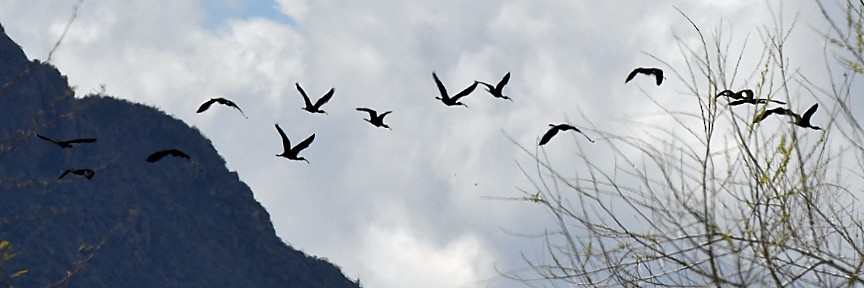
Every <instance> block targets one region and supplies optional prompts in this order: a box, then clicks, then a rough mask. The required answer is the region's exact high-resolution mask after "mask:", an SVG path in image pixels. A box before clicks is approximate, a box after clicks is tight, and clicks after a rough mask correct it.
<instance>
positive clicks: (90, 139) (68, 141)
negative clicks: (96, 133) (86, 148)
mask: <svg viewBox="0 0 864 288" xmlns="http://www.w3.org/2000/svg"><path fill="white" fill-rule="evenodd" d="M64 142H66V143H69V144H72V143H93V142H96V138H80V139H72V140H67V141H64Z"/></svg>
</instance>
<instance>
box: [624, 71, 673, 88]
mask: <svg viewBox="0 0 864 288" xmlns="http://www.w3.org/2000/svg"><path fill="white" fill-rule="evenodd" d="M639 73H642V74H645V75H654V77H655V79H656V80H657V86H660V84H661V83H663V79H665V78H664V77H663V70H660V68H644V67H639V68H636V69H633V71H632V72H630V74H629V75H627V80H624V83H627V82H630V80H633V78H634V77H636V74H639Z"/></svg>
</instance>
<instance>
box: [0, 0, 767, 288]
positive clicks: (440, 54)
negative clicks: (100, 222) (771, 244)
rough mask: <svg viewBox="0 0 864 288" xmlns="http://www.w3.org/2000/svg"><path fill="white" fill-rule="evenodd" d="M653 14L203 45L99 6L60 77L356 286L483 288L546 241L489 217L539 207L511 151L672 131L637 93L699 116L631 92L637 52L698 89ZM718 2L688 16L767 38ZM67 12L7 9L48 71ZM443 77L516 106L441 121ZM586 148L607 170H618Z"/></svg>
mask: <svg viewBox="0 0 864 288" xmlns="http://www.w3.org/2000/svg"><path fill="white" fill-rule="evenodd" d="M658 2H659V3H658ZM658 2H650V3H649V2H647V1H623V0H621V1H596V2H584V1H582V2H580V1H540V2H532V1H528V0H514V1H479V2H478V1H473V2H467V1H455V0H448V1H437V2H432V1H395V0H394V1H391V0H376V1H362V3H359V2H357V1H347V2H346V1H305V0H280V1H278V4H279V9H280V11H282V13H284V14H286V15H288V16H290V17H292V18H293V19H294V20H295V21H296V23H294V24H292V25H288V24H283V23H279V22H277V21H270V20H267V19H262V18H251V19H228V20H226V22H224V23H222V24H224V25H216V26H215V27H202V21H203V20H202V19H205V18H206V17H205V16H206V15H204V12H202V11H203V10H204V9H201V7H200V5H207V4H206V1H200V2H196V1H168V0H158V1H131V0H127V1H119V0H103V1H89V0H88V1H85V3H84V5H82V7H81V11H80V16H79V18H78V20H76V22H75V23H74V25H73V27H72V29H71V30H70V32H69V34H68V35H67V39H66V41H65V42H64V43H63V46H61V48H60V50H58V52H57V55H56V56H55V60H56V61H55V63H56V64H57V65H58V67H59V68H60V70H61V71H62V72H63V73H64V74H67V75H69V79H70V81H71V82H72V84H73V85H77V86H78V87H79V92H84V93H86V92H89V91H91V90H95V89H97V88H98V87H99V85H100V84H102V83H104V84H107V87H108V93H109V94H113V95H116V96H118V97H122V98H127V99H132V100H134V101H138V102H144V103H147V104H151V105H155V106H158V107H159V108H160V109H163V110H164V111H167V112H168V113H170V114H174V115H176V116H177V117H179V118H181V119H183V120H184V121H187V122H189V123H191V124H192V125H195V126H197V127H199V128H200V129H201V130H202V131H203V132H204V134H205V135H207V136H208V137H210V138H211V140H212V141H213V142H214V145H215V146H216V147H217V149H218V150H219V152H220V153H221V154H222V155H223V156H224V157H225V159H226V160H227V161H228V164H229V168H231V169H233V170H236V171H238V173H239V175H240V177H241V179H242V180H243V181H245V182H247V184H249V186H250V187H252V189H253V190H254V191H255V195H256V198H257V199H258V200H259V201H261V202H262V204H263V205H264V206H265V207H266V208H267V209H268V211H269V212H270V213H271V215H272V217H273V221H274V223H275V226H276V229H277V233H279V235H280V236H281V237H282V239H284V240H285V241H287V242H289V243H291V244H292V245H294V246H295V247H297V248H299V249H302V250H304V251H306V252H307V253H310V254H313V255H318V256H322V257H326V258H328V259H330V260H333V261H335V262H336V264H338V265H340V266H341V267H343V268H344V269H345V271H346V273H347V274H348V275H349V276H350V277H351V278H357V277H359V278H360V279H361V281H363V282H364V283H367V284H374V285H371V287H422V286H418V285H430V286H429V287H478V286H481V285H482V284H478V282H477V281H480V280H483V279H486V278H488V277H492V276H494V275H490V274H494V273H492V272H491V271H492V270H491V269H492V265H493V263H494V264H496V265H498V266H499V267H501V268H503V269H504V270H509V269H515V268H519V267H522V266H523V265H524V263H522V262H521V260H520V259H519V256H518V252H519V251H521V250H525V249H529V248H528V247H526V245H525V243H526V242H527V240H525V239H519V237H516V236H513V235H509V234H507V233H505V232H503V231H502V228H506V229H509V230H513V231H517V232H522V231H528V232H537V231H538V230H537V229H538V228H537V227H542V226H543V225H542V224H538V222H541V223H543V222H542V221H544V220H545V221H548V220H547V219H545V218H544V217H545V214H543V213H540V211H542V210H539V209H533V208H535V207H533V206H531V205H530V203H522V202H507V201H494V200H489V199H487V198H483V196H499V197H507V196H517V195H519V194H518V191H517V189H516V187H521V188H526V189H528V188H529V187H531V186H530V184H529V183H528V182H527V180H526V179H525V177H523V176H522V175H521V172H520V171H519V169H518V167H516V164H515V162H517V161H518V162H519V163H522V164H526V163H531V160H530V158H528V157H526V155H524V153H522V152H521V151H520V150H519V149H518V147H516V145H514V144H513V143H511V142H510V141H509V140H508V139H507V138H506V137H505V134H504V133H506V134H507V135H509V136H512V137H513V138H514V139H515V141H516V142H517V143H518V144H521V145H524V146H526V147H527V148H528V149H534V148H535V146H534V144H533V143H536V141H537V138H538V137H539V135H540V134H542V133H543V132H545V129H546V128H547V126H546V125H547V124H549V123H560V122H565V121H572V122H574V124H576V125H577V126H583V127H584V126H588V123H595V124H596V125H597V127H598V129H600V130H604V131H615V132H619V133H627V131H629V130H630V129H631V127H629V126H631V125H632V122H628V121H625V120H633V119H637V120H640V121H646V122H650V123H660V122H662V121H666V119H659V118H660V117H645V115H654V114H658V113H659V111H660V109H659V108H657V107H656V106H654V105H653V104H651V102H650V101H648V100H647V99H645V97H644V95H642V92H641V91H640V90H639V89H640V88H644V89H645V90H646V91H650V92H652V93H653V92H657V93H660V95H658V99H659V101H660V103H661V105H668V107H683V106H681V105H688V103H686V102H685V101H684V100H681V99H682V98H680V97H682V95H681V93H680V91H684V88H683V86H681V85H680V84H677V83H675V79H674V78H673V77H670V76H667V78H668V79H667V83H668V84H664V86H662V87H654V86H653V85H651V84H646V83H645V81H635V82H633V83H629V84H627V85H623V80H624V76H625V75H626V73H628V72H629V71H630V69H632V68H634V67H637V66H646V65H652V66H659V65H660V63H658V62H657V61H656V60H654V59H652V58H650V57H648V56H646V55H645V54H643V53H642V52H647V53H651V54H654V55H657V56H658V57H660V58H662V59H671V60H670V63H671V64H673V65H677V66H676V67H680V69H683V67H682V66H681V65H682V63H683V62H682V59H681V56H680V54H679V51H678V50H677V47H676V46H675V43H674V39H673V37H672V31H673V29H674V31H675V32H676V33H678V34H679V35H682V36H683V37H693V35H694V33H693V31H692V29H690V27H689V24H687V23H686V21H685V20H684V19H683V18H682V17H681V16H680V15H679V14H678V12H677V11H675V10H674V9H673V8H672V6H671V3H673V1H658ZM705 2H709V3H710V2H712V1H698V3H697V1H693V2H687V3H685V4H681V3H675V4H676V5H681V6H682V7H681V9H682V10H683V11H684V12H685V13H688V15H690V16H691V17H692V18H693V19H695V20H696V21H699V22H698V24H699V25H707V26H708V27H705V28H710V27H713V25H717V23H718V21H719V18H720V17H727V18H728V19H729V21H728V23H732V24H733V25H732V26H731V28H730V29H731V30H733V31H731V32H734V33H731V34H730V35H731V37H735V39H742V38H743V37H744V36H745V35H746V34H747V33H748V32H750V33H751V34H754V35H755V34H756V32H754V31H753V30H752V29H754V27H756V26H755V24H753V23H761V22H762V21H763V20H762V19H761V18H760V17H758V15H754V14H755V12H747V11H748V9H744V7H741V6H736V5H732V4H729V5H725V4H724V5H725V6H723V7H725V8H724V9H723V10H719V12H718V10H717V9H716V7H713V6H710V5H706V4H705ZM727 2H730V3H731V1H727ZM736 3H737V2H736ZM72 4H73V3H71V2H70V3H69V4H68V7H64V6H60V5H57V4H56V1H55V0H7V1H3V2H2V3H0V19H3V21H4V22H3V23H2V24H3V25H4V27H5V28H6V30H7V32H9V33H10V34H11V36H12V37H13V39H14V40H16V41H18V42H19V44H21V45H22V46H23V47H24V49H25V51H27V52H28V55H29V56H30V57H36V58H44V57H45V56H47V52H48V50H49V49H50V47H51V46H52V45H53V42H54V41H56V37H58V36H59V33H60V32H61V31H62V29H61V27H63V25H65V22H66V21H67V19H68V15H69V13H70V12H71V6H72ZM711 5H713V4H711ZM721 12H722V13H723V14H722V15H721V14H719V13H721ZM12 19H27V21H17V20H12ZM748 21H749V22H748ZM45 31H48V32H50V33H48V34H46V33H45ZM704 31H706V32H707V31H710V29H705V30H704ZM46 35H48V36H46ZM752 37H755V36H752ZM688 39H690V38H688ZM751 39H752V38H751ZM432 71H436V72H437V73H438V75H439V76H440V77H441V78H442V81H443V82H444V83H445V85H446V86H447V87H448V89H449V90H450V91H451V92H455V91H458V90H460V89H462V88H464V87H465V86H467V85H469V84H470V83H471V82H472V81H473V80H485V81H492V82H495V81H497V80H498V79H500V77H501V76H503V75H504V73H506V72H508V71H510V72H511V73H512V78H511V82H510V84H509V86H508V87H507V89H505V92H506V93H508V94H509V95H510V96H511V97H512V98H513V99H514V101H513V103H510V102H507V101H502V100H500V99H494V98H492V97H491V96H489V95H487V94H486V93H485V92H484V91H482V89H481V88H478V91H477V92H475V94H473V95H472V96H470V97H468V98H466V99H465V102H466V103H467V104H468V105H469V106H470V108H468V109H465V108H463V107H444V106H443V105H440V103H436V100H435V99H434V97H435V96H436V94H437V90H436V88H435V85H434V83H433V82H432V77H431V72H432ZM640 80H644V79H640ZM295 82H300V83H301V84H302V85H303V87H304V88H306V91H307V92H309V94H311V95H321V94H323V93H324V92H325V91H326V90H327V89H329V88H331V87H335V88H336V95H335V96H334V98H333V100H332V101H331V103H328V104H327V105H326V106H325V110H327V111H329V112H330V114H329V115H310V114H308V113H305V112H303V111H301V110H300V107H301V106H302V104H301V100H300V98H299V95H298V94H297V92H296V91H295V90H294V83H295ZM649 82H650V81H649ZM742 85H743V84H742ZM216 96H224V97H228V98H231V99H233V100H235V101H236V102H237V103H238V105H240V106H241V107H242V108H243V109H244V111H245V112H246V113H247V115H249V117H250V119H248V120H245V119H242V118H241V117H240V116H239V115H236V112H235V111H232V110H231V109H213V110H212V111H208V113H205V114H196V113H194V110H195V107H197V105H198V104H200V102H202V101H203V100H205V99H207V98H210V97H216ZM315 97H317V96H315ZM360 106H368V107H372V108H375V109H380V110H393V111H394V112H393V113H392V114H391V115H390V116H388V117H387V121H388V122H389V124H390V125H391V126H392V127H393V130H392V131H389V130H384V129H379V128H375V127H372V126H371V125H368V123H366V122H363V121H362V120H361V119H362V118H363V117H365V115H364V114H363V113H360V112H357V111H354V108H355V107H360ZM226 119H228V120H226ZM274 122H278V123H280V126H282V127H283V128H285V129H286V133H288V134H289V137H291V138H292V139H293V138H300V137H306V136H308V135H309V134H311V133H316V135H317V136H316V140H315V143H313V145H312V146H311V147H310V148H309V149H307V150H306V151H304V154H306V155H305V156H306V157H307V158H308V159H310V161H311V162H312V163H311V164H306V163H295V162H290V161H286V160H283V159H278V158H276V157H275V156H274V154H276V153H278V152H279V151H280V149H281V146H280V143H279V140H278V139H279V138H278V135H276V131H275V128H274V127H273V123H274ZM588 133H589V135H590V136H592V137H593V138H597V137H595V136H597V135H598V134H597V133H591V132H588ZM633 133H644V132H643V131H642V129H635V130H634V131H633ZM578 137H581V136H577V137H576V138H571V137H562V138H561V139H557V138H556V140H560V141H556V143H552V144H550V145H549V146H547V147H546V151H547V152H548V153H549V155H551V156H552V157H553V159H560V160H556V161H555V162H556V163H559V164H560V165H561V166H560V167H561V169H562V171H567V172H571V171H577V169H579V165H578V164H577V163H578V161H573V159H575V156H574V155H573V152H572V150H569V149H575V148H573V147H575V145H577V143H574V140H573V139H575V141H582V140H584V139H582V138H578ZM583 142H584V141H582V142H578V144H579V145H582V147H583V148H584V149H587V150H590V151H591V152H594V153H593V154H594V155H605V154H604V153H608V151H605V150H603V149H599V148H596V147H595V146H596V145H595V146H590V145H588V144H587V143H583ZM250 147H254V148H250ZM527 168H528V169H529V170H530V168H531V167H527ZM475 184H476V186H475ZM538 214H539V215H538ZM358 241H359V243H358ZM358 245H359V247H358ZM367 279H368V281H369V282H367ZM446 281H451V282H446ZM497 284H499V283H496V285H495V286H496V287H521V285H519V284H520V283H513V282H502V283H500V284H501V285H500V286H499V285H497Z"/></svg>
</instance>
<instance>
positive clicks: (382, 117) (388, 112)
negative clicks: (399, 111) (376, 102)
mask: <svg viewBox="0 0 864 288" xmlns="http://www.w3.org/2000/svg"><path fill="white" fill-rule="evenodd" d="M390 113H393V111H387V112H384V113H382V114H381V116H378V118H381V121H384V116H387V114H390Z"/></svg>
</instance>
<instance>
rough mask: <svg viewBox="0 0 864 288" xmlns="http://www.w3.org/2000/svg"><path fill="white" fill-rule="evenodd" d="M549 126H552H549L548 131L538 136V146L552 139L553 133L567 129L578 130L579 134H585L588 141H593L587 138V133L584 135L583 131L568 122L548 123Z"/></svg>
mask: <svg viewBox="0 0 864 288" xmlns="http://www.w3.org/2000/svg"><path fill="white" fill-rule="evenodd" d="M549 127H552V128H549V131H546V134H543V137H541V138H540V146H543V145H545V144H546V143H549V140H552V137H554V136H555V134H558V131H567V130H574V131H576V132H579V133H580V134H582V136H585V138H587V139H588V141H590V142H591V143H594V140H591V138H589V137H588V135H585V133H584V132H582V130H579V129H578V128H576V127H573V126H572V125H570V124H557V125H556V124H549Z"/></svg>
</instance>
